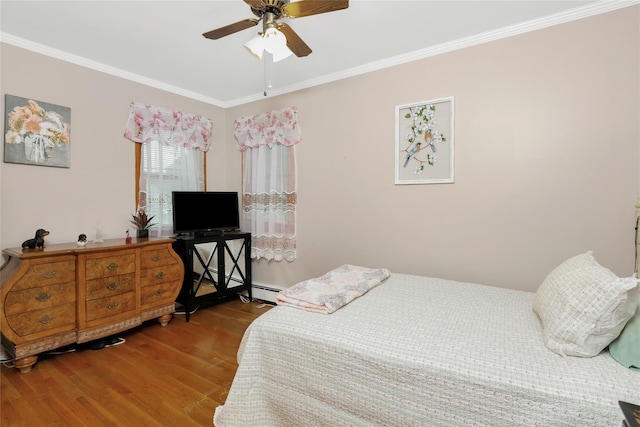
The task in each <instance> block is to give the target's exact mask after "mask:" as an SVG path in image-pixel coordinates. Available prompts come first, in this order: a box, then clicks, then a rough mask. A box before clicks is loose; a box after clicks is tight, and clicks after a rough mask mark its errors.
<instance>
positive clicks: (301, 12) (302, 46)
mask: <svg viewBox="0 0 640 427" xmlns="http://www.w3.org/2000/svg"><path fill="white" fill-rule="evenodd" d="M244 2H245V3H247V4H248V5H249V6H250V7H251V12H253V14H254V15H256V16H257V17H258V19H256V18H250V19H244V20H242V21H238V22H236V23H233V24H230V25H226V26H224V27H220V28H217V29H215V30H211V31H208V32H206V33H204V34H203V36H204V37H206V38H208V39H213V40H217V39H219V38H222V37H224V36H228V35H229V34H233V33H236V32H238V31H242V30H245V29H247V28H251V27H253V26H255V25H257V24H258V23H259V22H260V21H261V20H262V26H263V31H262V33H260V35H259V36H258V37H256V38H254V39H252V40H250V41H249V42H248V43H247V44H246V45H245V47H246V48H247V49H248V50H249V51H250V52H251V53H252V54H254V55H256V56H257V57H258V58H260V59H262V52H263V51H264V50H266V51H268V52H270V53H271V54H272V55H273V61H274V62H277V61H279V60H280V59H284V58H286V57H287V56H289V55H290V54H291V53H292V52H293V53H294V54H295V55H296V56H298V57H303V56H307V55H309V54H310V53H311V48H310V47H309V46H307V44H306V43H305V42H304V41H303V40H302V39H301V38H300V36H298V34H296V32H295V31H293V29H292V28H291V27H290V26H288V25H287V24H284V23H281V22H278V19H280V18H302V17H304V16H310V15H317V14H320V13H326V12H333V11H336V10H341V9H346V8H348V7H349V0H299V1H296V2H289V0H244Z"/></svg>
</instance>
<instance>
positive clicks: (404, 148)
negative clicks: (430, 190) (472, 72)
mask: <svg viewBox="0 0 640 427" xmlns="http://www.w3.org/2000/svg"><path fill="white" fill-rule="evenodd" d="M453 103H454V102H453V97H452V96H451V97H447V98H439V99H432V100H430V101H421V102H416V103H413V104H405V105H398V106H396V116H395V119H396V155H395V160H396V166H395V170H396V177H395V183H396V184H444V183H453V165H454V163H453V159H454V150H453V111H454V110H453Z"/></svg>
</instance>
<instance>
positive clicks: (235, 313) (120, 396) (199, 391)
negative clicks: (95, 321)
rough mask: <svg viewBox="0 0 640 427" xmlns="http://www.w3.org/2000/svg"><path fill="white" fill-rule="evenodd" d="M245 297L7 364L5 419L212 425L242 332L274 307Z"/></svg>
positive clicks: (1, 380)
mask: <svg viewBox="0 0 640 427" xmlns="http://www.w3.org/2000/svg"><path fill="white" fill-rule="evenodd" d="M269 308H270V306H268V305H267V306H264V307H261V306H260V305H259V304H258V303H257V302H252V303H247V304H244V303H242V302H241V301H239V300H233V301H230V302H226V303H222V304H219V305H215V306H212V307H207V308H203V309H200V310H198V311H196V313H194V314H193V315H192V316H191V319H190V322H189V323H186V322H185V319H184V316H180V315H177V316H174V318H173V319H172V320H171V322H170V323H169V325H167V326H166V327H165V328H163V327H161V326H160V325H159V324H158V323H157V322H155V321H154V322H147V323H145V324H144V325H143V326H141V327H139V328H136V329H133V330H132V331H129V332H125V333H123V334H120V335H119V336H121V337H123V338H125V339H126V342H125V343H124V344H122V345H119V346H114V347H108V348H103V349H101V350H90V349H81V350H78V351H75V352H72V353H66V354H62V355H56V356H46V357H41V358H40V359H39V360H38V363H37V364H36V365H35V366H34V368H33V369H32V370H31V372H29V373H26V374H21V373H19V372H18V371H17V370H16V369H13V368H8V367H6V366H2V368H1V377H0V398H1V406H0V425H1V426H3V427H5V426H6V427H8V426H29V427H31V426H85V425H86V426H163V427H164V426H181V427H182V426H211V425H213V424H212V418H213V412H214V410H215V408H216V407H217V406H219V405H221V404H223V403H224V401H225V399H226V395H227V393H228V391H229V387H230V386H231V382H232V380H233V376H234V374H235V371H236V368H237V363H236V351H237V349H238V345H239V344H240V340H241V338H242V334H243V333H244V331H245V329H246V328H247V326H249V324H250V323H251V322H252V321H253V320H254V319H255V318H256V317H258V316H259V315H261V314H263V313H265V312H266V311H267V310H269Z"/></svg>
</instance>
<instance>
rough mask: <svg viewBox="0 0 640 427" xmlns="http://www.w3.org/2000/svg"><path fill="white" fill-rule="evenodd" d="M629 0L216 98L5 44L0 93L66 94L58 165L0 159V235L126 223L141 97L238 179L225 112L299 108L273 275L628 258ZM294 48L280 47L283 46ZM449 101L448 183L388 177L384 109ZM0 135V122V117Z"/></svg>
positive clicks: (537, 271) (634, 15)
mask: <svg viewBox="0 0 640 427" xmlns="http://www.w3.org/2000/svg"><path fill="white" fill-rule="evenodd" d="M639 28H640V7H637V6H636V7H633V8H627V9H622V10H619V11H616V12H611V13H608V14H604V15H600V16H596V17H592V18H587V19H583V20H581V21H577V22H572V23H568V24H564V25H560V26H556V27H551V28H548V29H545V30H540V31H536V32H532V33H528V34H524V35H520V36H516V37H512V38H509V39H505V40H500V41H496V42H492V43H488V44H484V45H479V46H476V47H472V48H467V49H464V50H460V51H456V52H452V53H448V54H444V55H440V56H437V57H433V58H428V59H424V60H421V61H416V62H414V63H410V64H405V65H401V66H397V67H394V68H389V69H386V70H382V71H377V72H373V73H369V74H366V75H362V76H358V77H353V78H350V79H345V80H341V81H337V82H334V83H330V84H326V85H323V86H320V87H315V88H310V89H306V90H301V91H298V92H295V93H291V94H287V95H282V96H278V97H268V98H266V99H264V100H261V101H258V102H254V103H250V104H245V105H242V106H238V107H233V108H229V109H227V110H222V109H220V108H218V107H214V106H210V105H207V104H204V103H201V102H198V101H194V100H190V99H186V98H183V97H180V96H176V95H172V94H169V93H166V92H163V91H159V90H156V89H152V88H149V87H145V86H142V85H139V84H136V83H132V82H128V81H125V80H122V79H118V78H115V77H111V76H108V75H105V74H102V73H99V72H95V71H91V70H87V69H83V68H81V67H78V66H74V65H71V64H67V63H64V62H62V61H58V60H54V59H51V58H47V57H44V56H41V55H38V54H34V53H31V52H27V51H24V50H22V49H19V48H16V47H12V46H8V45H6V44H2V45H1V48H2V51H1V52H0V53H1V55H2V64H1V67H2V68H1V71H2V79H1V83H0V84H1V89H2V94H6V93H8V94H12V95H17V96H23V97H33V98H35V99H39V100H42V101H46V102H50V103H55V104H60V105H64V106H67V107H71V117H72V158H71V168H70V169H54V168H44V167H34V166H25V165H14V164H7V163H2V164H1V167H2V172H1V173H0V185H1V190H2V194H1V197H0V209H1V215H2V217H1V220H0V245H1V246H2V247H7V246H17V245H20V243H21V242H22V241H23V240H24V239H26V238H27V237H30V234H31V233H32V232H33V230H35V228H38V227H40V226H44V227H46V228H49V229H51V231H52V234H51V236H50V237H49V239H48V240H49V241H50V242H52V243H55V242H61V241H70V240H73V239H75V237H76V236H77V234H79V233H80V232H86V233H87V234H88V235H89V236H90V237H93V234H94V233H95V227H96V226H97V225H98V224H100V226H101V227H102V229H103V232H104V233H105V235H106V237H119V236H121V235H122V234H123V233H124V230H125V229H127V228H128V227H129V224H128V217H129V215H130V213H131V212H132V211H133V210H134V209H135V206H134V184H133V174H134V164H133V147H132V146H131V144H132V143H130V142H129V141H127V140H125V139H124V138H123V137H122V130H123V127H124V123H125V121H126V117H127V113H128V104H129V102H130V101H132V100H137V101H141V102H145V103H149V104H155V105H161V106H165V107H167V108H176V109H180V110H184V111H188V112H192V113H198V114H202V115H205V116H207V117H210V118H212V119H213V121H214V143H213V148H212V151H211V152H210V153H209V154H208V163H207V167H208V188H209V189H212V190H213V189H222V188H225V189H230V190H238V189H239V186H240V160H239V159H240V157H239V154H238V152H237V150H236V148H235V140H234V138H233V119H234V118H236V117H238V116H243V115H247V114H254V113H258V112H262V111H268V110H271V109H279V108H283V107H286V106H290V105H295V106H297V107H298V109H299V119H300V124H301V127H302V132H303V141H302V142H301V143H300V144H299V145H298V148H297V150H298V151H297V155H298V168H299V179H298V193H299V198H298V201H299V205H298V235H299V236H298V259H297V260H295V261H294V262H292V263H287V262H282V263H275V262H265V261H259V262H255V263H254V275H253V276H254V282H256V283H262V284H267V285H271V286H274V287H286V286H290V285H292V284H294V283H296V282H297V281H300V280H304V279H307V278H309V277H311V276H316V275H319V274H322V273H324V272H325V271H327V270H328V269H330V268H333V267H336V266H338V265H340V264H343V263H352V264H359V265H366V266H371V267H387V268H390V269H391V270H392V271H396V272H405V273H414V274H421V275H430V276H439V277H445V278H451V279H455V280H464V281H475V282H480V283H487V284H495V285H498V286H503V287H510V288H517V289H527V290H535V289H536V288H537V286H538V285H539V283H540V281H541V280H542V279H543V278H544V276H545V275H546V274H547V273H548V271H550V270H551V269H552V268H553V267H554V266H555V265H557V264H558V263H559V262H560V261H562V260H564V259H565V258H567V257H569V256H572V255H575V254H577V253H580V252H584V251H586V250H593V251H594V254H595V256H596V258H597V259H598V260H599V261H600V262H601V263H602V264H604V265H605V266H607V267H609V268H611V269H612V270H613V271H615V272H616V273H618V274H620V275H629V274H631V273H632V271H633V257H634V254H633V227H634V225H635V224H634V205H635V203H636V200H637V197H638V195H639V194H640V192H639V190H640V188H639V187H640V186H639V183H640V178H639V176H640V175H639V174H640V152H639V151H640V150H639V146H640V131H639V124H638V123H639V117H640V87H639V84H640V58H639V55H640V53H639V52H640V30H639ZM292 61H294V60H292ZM445 96H454V97H455V109H456V111H455V153H456V164H455V170H456V176H455V183H454V184H443V185H394V138H395V136H394V117H393V116H394V107H395V106H396V105H401V104H407V103H412V102H418V101H424V100H429V99H434V98H440V97H445ZM3 133H4V131H3Z"/></svg>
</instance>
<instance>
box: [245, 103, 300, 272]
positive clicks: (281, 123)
mask: <svg viewBox="0 0 640 427" xmlns="http://www.w3.org/2000/svg"><path fill="white" fill-rule="evenodd" d="M297 117H298V116H297V109H296V107H290V108H286V109H283V110H275V111H271V112H268V113H263V114H259V115H254V116H247V117H242V118H239V119H236V120H235V121H234V126H235V136H236V139H237V140H238V149H239V150H240V151H241V152H242V154H243V155H242V158H243V182H242V185H243V188H242V228H243V230H247V231H251V233H252V236H251V257H252V258H255V259H260V258H265V259H267V260H272V259H274V260H276V261H282V260H283V259H284V260H287V261H293V260H294V259H295V258H296V204H297V195H296V158H295V144H297V143H298V142H300V140H301V136H300V127H299V126H298V120H297Z"/></svg>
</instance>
